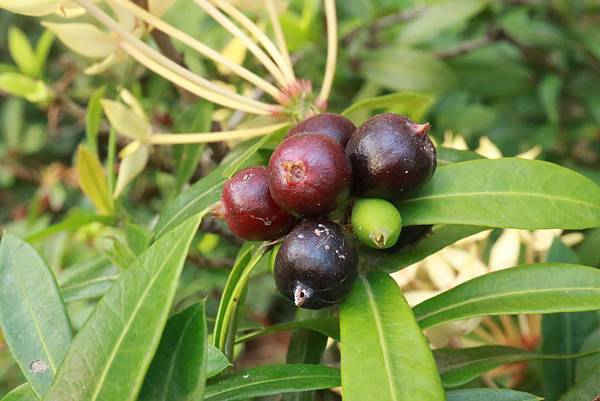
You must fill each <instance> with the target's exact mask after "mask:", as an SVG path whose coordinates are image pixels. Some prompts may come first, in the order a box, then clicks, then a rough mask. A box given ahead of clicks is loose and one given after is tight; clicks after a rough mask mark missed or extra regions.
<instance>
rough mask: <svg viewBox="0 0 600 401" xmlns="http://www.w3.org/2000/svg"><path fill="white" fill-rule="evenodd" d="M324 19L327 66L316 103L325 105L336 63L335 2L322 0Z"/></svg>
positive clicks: (333, 0)
mask: <svg viewBox="0 0 600 401" xmlns="http://www.w3.org/2000/svg"><path fill="white" fill-rule="evenodd" d="M324 3H325V17H326V19H327V64H326V66H325V75H324V76H323V85H322V86H321V92H320V93H319V97H318V99H317V101H318V102H320V103H322V104H326V102H327V99H328V98H329V93H330V92H331V86H332V84H333V77H334V75H335V66H336V61H337V45H338V43H337V16H336V13H335V0H324Z"/></svg>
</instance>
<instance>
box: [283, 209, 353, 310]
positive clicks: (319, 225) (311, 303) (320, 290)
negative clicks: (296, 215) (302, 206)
mask: <svg viewBox="0 0 600 401" xmlns="http://www.w3.org/2000/svg"><path fill="white" fill-rule="evenodd" d="M357 264H358V255H357V252H356V248H355V246H354V239H353V237H352V235H351V233H350V232H349V231H348V230H346V229H345V228H343V227H342V226H340V225H338V224H336V223H333V222H331V221H328V220H325V219H317V220H304V221H303V222H302V223H300V224H298V225H297V226H296V228H294V229H293V230H292V231H291V232H290V233H289V234H288V235H287V237H286V238H285V240H284V241H283V244H282V246H281V249H279V252H278V253H277V257H276V258H275V284H276V285H277V289H278V290H279V292H281V293H282V294H283V295H284V296H285V297H286V298H288V299H289V300H290V301H292V302H293V303H294V304H295V305H296V306H301V307H303V308H308V309H320V308H324V307H326V306H330V305H333V304H336V303H338V302H340V301H341V300H342V298H343V297H344V296H345V295H346V294H347V293H348V291H350V288H352V284H353V283H354V280H355V279H356V275H357V270H356V268H357Z"/></svg>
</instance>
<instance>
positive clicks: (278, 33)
mask: <svg viewBox="0 0 600 401" xmlns="http://www.w3.org/2000/svg"><path fill="white" fill-rule="evenodd" d="M265 5H266V7H267V12H268V13H269V18H270V19H271V28H273V33H274V34H275V41H276V42H277V47H278V48H279V51H280V52H281V55H282V56H283V61H284V63H285V66H286V69H289V71H290V73H291V75H292V80H293V81H295V80H296V77H295V76H294V68H293V67H292V59H291V58H290V53H289V51H288V48H287V44H286V43H285V36H283V30H282V29H281V23H280V22H279V15H277V8H276V7H275V2H274V1H273V0H265ZM284 72H285V70H284Z"/></svg>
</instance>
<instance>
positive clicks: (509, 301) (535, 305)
mask: <svg viewBox="0 0 600 401" xmlns="http://www.w3.org/2000/svg"><path fill="white" fill-rule="evenodd" d="M596 309H600V270H598V269H595V268H592V267H587V266H580V265H570V264H563V263H540V264H534V265H523V266H517V267H513V268H510V269H505V270H500V271H496V272H493V273H489V274H486V275H484V276H480V277H477V278H474V279H472V280H469V281H467V282H465V283H463V284H461V285H459V286H457V287H454V288H452V289H451V290H448V291H446V292H443V293H441V294H439V295H437V296H435V297H433V298H431V299H428V300H427V301H425V302H423V303H421V304H419V305H417V306H416V307H415V308H414V312H415V315H416V316H417V320H418V321H419V324H420V325H421V328H423V329H425V328H428V327H432V326H437V325H439V324H442V323H446V322H450V321H454V320H461V319H466V318H469V317H475V316H486V315H501V314H517V313H555V312H578V311H587V310H596Z"/></svg>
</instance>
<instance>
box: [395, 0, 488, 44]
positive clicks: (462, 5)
mask: <svg viewBox="0 0 600 401" xmlns="http://www.w3.org/2000/svg"><path fill="white" fill-rule="evenodd" d="M488 2H489V1H488V0H447V1H444V2H439V3H437V4H434V5H430V6H428V7H427V8H425V10H424V12H423V13H421V14H420V15H419V16H418V17H417V18H414V19H412V20H411V21H409V22H408V23H407V24H406V26H405V27H404V28H403V29H402V32H401V33H400V36H399V38H398V39H399V40H400V41H401V42H402V43H406V44H417V43H421V42H423V41H426V40H427V39H430V38H431V37H433V36H435V35H437V34H439V33H441V32H443V31H445V30H447V29H449V28H452V27H453V26H456V25H459V24H462V23H464V22H465V21H467V20H468V19H469V18H472V17H473V16H475V15H476V14H478V13H479V12H481V10H483V9H484V8H485V7H486V6H487V4H488Z"/></svg>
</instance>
